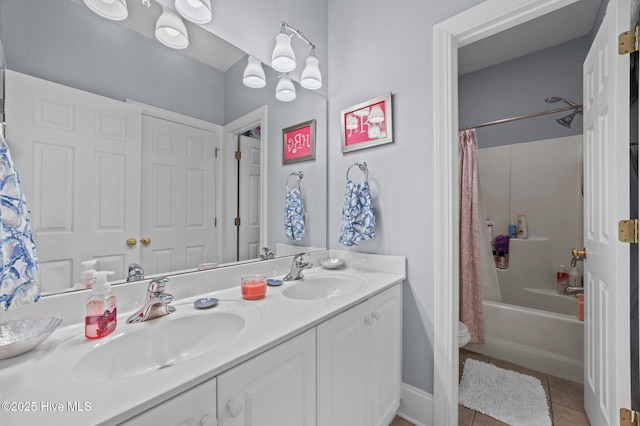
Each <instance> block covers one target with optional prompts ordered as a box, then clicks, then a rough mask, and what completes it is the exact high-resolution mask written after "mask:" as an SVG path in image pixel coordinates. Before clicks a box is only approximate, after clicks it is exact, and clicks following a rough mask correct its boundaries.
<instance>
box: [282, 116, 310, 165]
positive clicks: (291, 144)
mask: <svg viewBox="0 0 640 426" xmlns="http://www.w3.org/2000/svg"><path fill="white" fill-rule="evenodd" d="M315 158H316V120H309V121H305V122H304V123H300V124H296V125H295V126H290V127H287V128H286V129H282V164H290V163H297V162H299V161H306V160H314V159H315Z"/></svg>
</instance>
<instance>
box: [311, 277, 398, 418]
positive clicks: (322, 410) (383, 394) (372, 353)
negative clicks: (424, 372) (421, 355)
mask: <svg viewBox="0 0 640 426" xmlns="http://www.w3.org/2000/svg"><path fill="white" fill-rule="evenodd" d="M401 285H402V284H398V285H395V286H393V287H391V288H390V289H388V290H385V291H384V292H382V293H380V294H378V295H376V296H374V297H372V298H370V299H368V300H366V301H365V302H363V303H361V304H359V305H357V306H355V307H353V308H351V309H349V310H348V311H345V312H343V313H341V314H339V315H337V316H335V317H333V318H331V319H330V320H328V321H326V322H324V323H322V324H320V325H318V327H317V334H318V338H317V346H318V348H317V350H318V352H317V354H318V358H317V364H318V367H317V371H318V388H317V389H318V405H317V412H318V426H379V425H388V424H389V423H390V422H391V420H392V419H393V416H394V415H395V412H396V410H397V409H398V406H399V404H400V383H401V367H402V287H401Z"/></svg>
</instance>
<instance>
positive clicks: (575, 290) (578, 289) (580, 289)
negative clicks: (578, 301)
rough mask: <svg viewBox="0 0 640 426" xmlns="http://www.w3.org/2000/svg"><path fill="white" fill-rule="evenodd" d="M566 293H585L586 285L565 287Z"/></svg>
mask: <svg viewBox="0 0 640 426" xmlns="http://www.w3.org/2000/svg"><path fill="white" fill-rule="evenodd" d="M564 293H565V294H579V293H582V294H584V287H581V286H576V287H567V288H565V289H564Z"/></svg>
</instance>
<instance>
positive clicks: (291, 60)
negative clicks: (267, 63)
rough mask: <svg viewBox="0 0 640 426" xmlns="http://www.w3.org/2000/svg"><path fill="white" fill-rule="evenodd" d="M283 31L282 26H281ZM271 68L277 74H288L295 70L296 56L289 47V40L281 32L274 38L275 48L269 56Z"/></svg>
mask: <svg viewBox="0 0 640 426" xmlns="http://www.w3.org/2000/svg"><path fill="white" fill-rule="evenodd" d="M282 31H284V26H282ZM271 66H272V67H273V69H274V70H276V71H278V72H289V71H293V70H295V69H296V54H295V53H293V48H292V47H291V38H289V36H288V35H287V34H286V33H285V32H281V33H280V34H278V35H277V36H276V47H274V48H273V54H272V55H271Z"/></svg>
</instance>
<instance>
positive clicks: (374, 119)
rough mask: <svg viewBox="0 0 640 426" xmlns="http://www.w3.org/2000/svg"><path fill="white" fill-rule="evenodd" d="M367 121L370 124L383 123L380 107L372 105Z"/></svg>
mask: <svg viewBox="0 0 640 426" xmlns="http://www.w3.org/2000/svg"><path fill="white" fill-rule="evenodd" d="M369 121H370V122H371V123H375V124H380V123H382V122H383V121H384V113H383V112H382V108H380V105H374V106H373V107H372V108H371V112H370V113H369Z"/></svg>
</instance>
